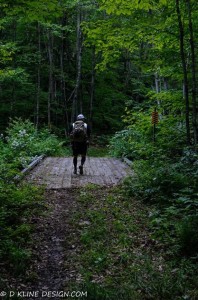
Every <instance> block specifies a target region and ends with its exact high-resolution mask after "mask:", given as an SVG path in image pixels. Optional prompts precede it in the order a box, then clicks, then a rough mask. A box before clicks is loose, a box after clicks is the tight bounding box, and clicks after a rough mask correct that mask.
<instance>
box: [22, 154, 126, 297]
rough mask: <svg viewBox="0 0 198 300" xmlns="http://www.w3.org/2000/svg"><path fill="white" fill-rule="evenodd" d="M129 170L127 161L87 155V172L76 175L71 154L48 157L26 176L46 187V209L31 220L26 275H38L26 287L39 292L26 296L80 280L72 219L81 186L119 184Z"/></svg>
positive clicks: (43, 293) (62, 288)
mask: <svg viewBox="0 0 198 300" xmlns="http://www.w3.org/2000/svg"><path fill="white" fill-rule="evenodd" d="M130 174H131V169H130V168H129V167H128V166H127V165H126V164H124V163H122V162H121V161H120V160H117V159H113V158H88V159H87V161H86V164H85V168H84V174H83V175H79V174H77V175H75V174H73V166H72V158H71V157H67V158H60V157H55V158H53V157H47V158H46V159H44V160H43V161H42V162H41V163H40V164H39V165H38V166H37V167H36V168H35V169H34V170H32V171H31V173H30V174H29V175H28V176H27V177H26V180H27V181H29V182H33V183H34V184H36V185H45V187H46V192H45V193H46V211H45V212H44V215H43V216H35V217H34V219H33V220H32V222H33V223H34V225H35V233H34V235H33V241H34V247H33V249H32V252H33V259H32V265H31V266H30V267H29V270H28V273H27V277H29V278H31V277H33V278H34V277H35V278H34V279H33V280H30V283H29V284H27V285H26V290H28V291H38V295H37V297H27V299H49V298H52V297H49V296H50V295H51V294H50V293H51V292H52V291H55V292H60V291H65V290H67V286H68V283H69V284H71V282H75V283H78V282H80V281H81V276H80V274H79V273H78V270H79V269H80V267H79V266H76V264H75V257H76V255H77V254H78V253H79V252H80V251H81V249H80V243H79V233H78V229H77V228H76V227H74V225H73V222H72V221H73V218H74V217H75V214H76V213H77V212H78V211H79V210H80V204H79V203H78V201H77V198H78V194H79V193H80V189H79V187H80V186H82V185H86V184H88V183H93V184H97V185H101V186H112V185H116V184H118V183H119V182H120V181H121V180H123V179H124V178H125V177H126V176H127V175H130ZM79 226H80V225H79ZM23 289H24V287H23V285H20V284H19V285H18V286H17V290H23ZM51 296H52V295H51ZM53 299H60V297H54V296H53ZM67 299H70V298H67Z"/></svg>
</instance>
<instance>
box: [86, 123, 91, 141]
mask: <svg viewBox="0 0 198 300" xmlns="http://www.w3.org/2000/svg"><path fill="white" fill-rule="evenodd" d="M90 136H91V130H90V126H89V125H87V137H88V139H90Z"/></svg>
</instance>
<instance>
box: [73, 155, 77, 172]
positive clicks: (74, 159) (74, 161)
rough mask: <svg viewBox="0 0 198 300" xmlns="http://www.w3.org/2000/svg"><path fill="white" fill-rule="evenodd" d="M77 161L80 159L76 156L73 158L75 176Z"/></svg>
mask: <svg viewBox="0 0 198 300" xmlns="http://www.w3.org/2000/svg"><path fill="white" fill-rule="evenodd" d="M77 161H78V157H77V155H75V156H74V158H73V164H74V174H77Z"/></svg>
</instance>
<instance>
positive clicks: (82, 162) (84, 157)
mask: <svg viewBox="0 0 198 300" xmlns="http://www.w3.org/2000/svg"><path fill="white" fill-rule="evenodd" d="M85 160H86V155H85V154H82V156H81V165H80V166H79V169H80V174H81V175H83V165H84V163H85Z"/></svg>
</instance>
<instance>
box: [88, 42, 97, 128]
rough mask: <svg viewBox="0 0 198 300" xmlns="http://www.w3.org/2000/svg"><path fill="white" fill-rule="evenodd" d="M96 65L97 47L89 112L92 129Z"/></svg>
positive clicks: (92, 72)
mask: <svg viewBox="0 0 198 300" xmlns="http://www.w3.org/2000/svg"><path fill="white" fill-rule="evenodd" d="M95 66H96V58H95V48H93V50H92V70H91V88H90V89H91V95H90V112H89V123H90V128H91V129H92V125H93V124H92V123H93V102H94V92H95V74H96V72H95Z"/></svg>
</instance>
